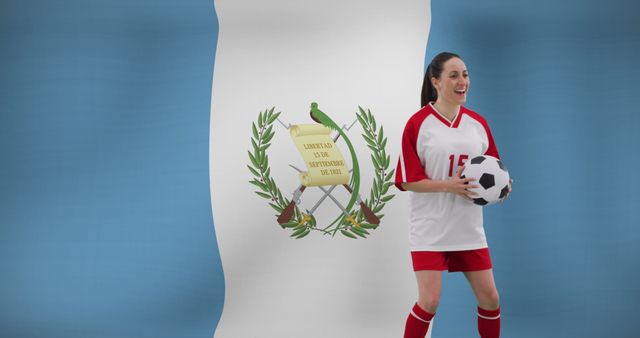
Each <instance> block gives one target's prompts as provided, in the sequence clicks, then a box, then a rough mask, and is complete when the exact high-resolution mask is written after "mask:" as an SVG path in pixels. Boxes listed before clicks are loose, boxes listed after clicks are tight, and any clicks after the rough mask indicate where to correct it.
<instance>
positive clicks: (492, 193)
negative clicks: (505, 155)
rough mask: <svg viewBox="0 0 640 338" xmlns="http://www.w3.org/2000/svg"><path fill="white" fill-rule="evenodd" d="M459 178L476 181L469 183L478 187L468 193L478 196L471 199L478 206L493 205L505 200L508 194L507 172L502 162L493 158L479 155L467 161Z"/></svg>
mask: <svg viewBox="0 0 640 338" xmlns="http://www.w3.org/2000/svg"><path fill="white" fill-rule="evenodd" d="M460 177H461V178H466V177H471V178H475V179H476V180H475V181H473V182H471V183H472V184H477V185H479V186H480V187H478V188H474V189H469V191H472V192H475V193H476V194H478V195H476V196H475V197H474V198H473V203H475V204H478V205H488V204H494V203H496V202H498V201H501V200H503V199H505V197H507V193H508V192H509V172H508V171H507V168H506V167H505V166H504V164H502V161H500V160H499V159H497V158H495V157H493V156H489V155H480V156H476V157H474V158H472V159H471V160H468V161H467V162H466V163H465V165H464V169H463V170H462V173H461V174H460Z"/></svg>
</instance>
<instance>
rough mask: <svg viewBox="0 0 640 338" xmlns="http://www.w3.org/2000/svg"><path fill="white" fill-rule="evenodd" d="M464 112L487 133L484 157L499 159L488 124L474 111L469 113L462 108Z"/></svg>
mask: <svg viewBox="0 0 640 338" xmlns="http://www.w3.org/2000/svg"><path fill="white" fill-rule="evenodd" d="M464 111H465V113H467V114H468V115H469V116H471V117H472V118H473V119H474V120H476V121H478V122H479V123H480V124H481V125H482V127H483V128H484V131H485V132H486V133H487V139H488V140H489V147H488V148H487V151H485V152H484V155H489V156H493V157H495V158H498V159H499V158H500V155H499V154H498V148H497V147H496V143H495V142H494V141H493V135H491V129H489V124H488V123H487V120H485V118H484V117H482V116H481V115H480V114H478V113H476V112H474V111H471V110H469V109H466V108H464Z"/></svg>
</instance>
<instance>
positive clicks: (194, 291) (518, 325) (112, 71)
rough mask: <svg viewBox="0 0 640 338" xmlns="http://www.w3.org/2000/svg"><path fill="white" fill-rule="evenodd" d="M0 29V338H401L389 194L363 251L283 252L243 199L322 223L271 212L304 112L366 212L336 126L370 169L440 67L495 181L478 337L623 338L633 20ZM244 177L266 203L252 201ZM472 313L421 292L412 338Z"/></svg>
mask: <svg viewBox="0 0 640 338" xmlns="http://www.w3.org/2000/svg"><path fill="white" fill-rule="evenodd" d="M0 8H1V9H0V27H1V28H0V36H1V38H0V52H1V53H0V60H1V62H0V78H1V79H2V84H1V85H0V337H2V338H4V337H7V338H36V337H37V338H41V337H46V338H111V337H118V338H122V337H130V338H147V337H149V338H152V337H153V338H212V337H215V338H250V337H251V338H252V337H261V338H262V337H273V338H276V337H277V338H281V337H311V338H327V337H331V338H334V337H335V338H343V337H344V338H347V337H348V338H352V337H377V338H388V337H400V336H402V332H403V329H404V324H405V320H406V318H407V316H408V314H409V311H410V310H411V307H412V306H413V304H414V303H415V301H416V299H417V285H416V282H415V276H414V273H413V271H412V266H411V261H410V253H409V247H408V240H407V216H408V208H407V206H408V198H407V196H406V193H401V192H399V191H398V190H396V189H395V188H394V187H391V188H390V189H389V190H388V194H389V195H391V194H393V195H395V196H394V197H393V198H392V199H389V200H387V202H386V205H385V206H384V209H380V210H379V211H378V212H377V214H378V215H382V214H383V215H384V217H383V218H380V226H379V227H377V228H376V229H369V230H368V232H369V235H367V236H365V237H367V238H360V237H358V239H357V240H354V239H352V238H349V237H346V236H344V235H342V234H341V233H340V232H338V233H337V234H336V235H335V236H332V235H331V234H323V233H322V232H321V231H311V232H310V233H309V234H308V235H306V236H305V237H303V238H300V239H295V238H292V237H290V235H291V234H292V229H291V228H286V227H285V228H283V227H281V226H280V225H279V224H278V222H277V221H276V217H277V216H278V214H281V212H280V211H279V210H274V209H277V208H276V207H278V205H277V203H278V198H275V199H272V200H269V196H267V197H266V198H265V196H263V195H261V194H256V191H258V192H260V193H262V194H264V191H263V190H261V188H260V186H261V184H262V185H263V186H265V187H267V188H266V189H267V190H271V191H274V187H273V186H277V188H278V189H279V190H280V191H281V194H282V196H283V198H286V199H287V201H295V202H297V206H298V207H299V209H300V211H303V212H304V213H305V214H306V213H309V214H313V215H312V216H314V217H315V218H316V219H317V221H318V225H325V226H326V225H329V223H330V222H331V221H332V220H333V219H335V218H336V217H337V216H340V215H341V212H342V211H341V209H343V208H344V206H345V205H347V203H348V201H349V200H350V198H351V195H350V194H349V193H348V192H347V191H346V190H345V189H344V188H341V187H337V188H336V189H335V190H333V192H331V195H330V196H329V195H327V196H325V193H324V192H323V191H321V189H320V188H317V187H308V188H307V189H306V190H305V191H304V193H303V194H298V193H296V191H299V189H298V187H299V185H300V180H299V177H298V175H299V173H298V171H297V170H296V169H294V168H292V167H291V166H293V167H296V168H298V169H302V170H306V169H307V168H306V167H305V164H304V162H303V161H302V157H301V155H300V154H301V153H300V152H299V151H298V149H297V148H296V147H295V145H294V143H293V141H292V138H291V136H290V131H291V126H293V125H298V124H312V123H315V122H313V120H312V119H311V117H310V116H309V110H310V105H311V103H312V102H317V103H318V106H319V108H320V109H321V110H322V111H323V112H324V113H326V114H327V115H328V116H329V117H330V118H331V119H332V120H333V121H335V122H336V124H338V125H339V126H340V127H343V131H344V136H341V137H340V138H339V139H337V140H336V141H335V144H336V145H337V147H338V148H339V150H340V151H341V153H342V155H343V156H344V157H345V161H346V162H347V163H346V164H347V167H348V168H349V169H354V168H355V167H356V166H355V164H354V158H353V157H352V156H350V149H349V148H348V147H347V138H348V139H349V140H350V142H351V143H353V147H354V150H355V153H356V154H357V156H356V157H355V158H357V160H358V163H359V178H360V180H359V181H360V183H361V184H360V187H359V195H360V196H361V199H362V200H363V201H364V200H370V199H371V197H370V196H371V195H370V192H372V191H374V190H376V191H377V190H382V189H384V188H383V186H384V184H383V183H380V182H378V183H376V181H375V179H376V173H377V171H376V170H377V169H376V167H377V166H380V165H381V164H380V163H375V164H374V162H376V161H378V162H380V161H379V160H376V159H375V156H372V149H371V146H370V144H369V141H367V138H366V137H363V136H361V135H362V134H366V133H367V132H366V131H364V130H363V128H362V126H361V124H362V123H361V122H360V121H359V120H358V118H357V117H356V113H358V112H359V107H362V108H363V109H364V110H365V111H366V110H369V111H370V112H371V114H372V116H374V117H375V120H376V122H377V126H376V127H374V129H375V132H376V138H377V136H378V135H380V134H381V133H380V132H379V129H380V127H383V128H384V138H386V139H387V140H388V142H386V141H385V142H384V143H385V145H386V146H385V155H388V156H389V158H390V159H391V162H392V163H395V161H396V159H397V156H398V154H399V149H400V148H399V145H400V138H401V135H402V130H403V128H404V126H405V123H406V122H407V120H408V119H409V117H410V116H411V115H413V113H415V112H416V111H417V110H418V109H419V108H420V107H419V102H420V98H419V96H420V89H421V85H422V80H423V74H424V70H425V69H426V65H428V64H429V62H430V61H431V58H432V57H433V56H435V55H436V54H438V53H439V52H442V51H450V52H454V53H457V54H460V56H461V57H462V59H463V60H464V61H465V63H466V66H467V68H468V69H469V74H470V79H471V87H470V92H469V96H468V100H467V103H466V106H467V107H469V108H470V109H472V110H475V111H477V112H479V113H480V114H482V115H483V116H484V117H485V118H486V119H487V121H488V123H489V125H490V126H491V130H492V132H493V136H494V139H495V142H496V144H497V147H498V149H499V150H500V154H501V158H502V159H503V161H504V163H505V164H506V166H507V167H508V168H509V172H510V174H511V176H512V177H513V178H514V180H515V182H514V189H513V193H512V194H511V196H510V197H509V199H508V200H507V201H506V202H505V203H504V204H501V205H496V206H490V207H486V208H485V220H484V224H485V230H486V233H487V238H488V241H489V246H490V248H491V255H492V260H493V264H494V275H495V279H496V283H497V286H498V291H499V292H500V305H501V323H502V335H503V337H518V338H534V337H582V338H596V337H607V336H610V337H622V338H631V337H635V336H636V335H637V332H640V322H639V321H637V320H634V313H635V312H634V311H635V309H636V308H637V303H638V301H640V286H638V283H637V280H639V279H640V261H639V260H638V257H640V245H639V244H640V230H639V228H638V224H640V217H639V216H638V215H639V214H638V212H637V211H636V209H637V208H638V206H639V205H640V199H639V197H638V194H637V193H636V192H635V187H634V185H633V183H634V181H635V180H634V176H635V171H636V170H635V169H636V168H638V167H639V166H640V160H639V157H638V154H640V136H639V135H640V133H638V132H637V130H636V129H637V126H638V125H640V111H639V109H638V107H640V99H639V98H640V96H639V95H638V94H637V93H636V92H637V90H638V79H639V78H640V70H639V69H640V68H638V67H637V58H638V57H637V55H638V53H639V52H640V25H639V24H638V21H637V18H636V16H637V13H638V12H639V11H640V5H639V4H637V3H636V2H634V1H627V0H613V1H609V2H606V3H605V2H602V1H596V0H583V1H578V0H568V1H563V2H557V1H552V0H539V1H536V2H530V1H520V0H516V1H496V0H488V1H480V2H479V1H471V0H461V1H455V2H451V1H420V0H408V1H396V2H393V1H382V0H370V1H353V0H344V1H321V2H319V1H309V0H299V1H285V0H263V1H257V0H216V1H211V0H208V1H203V0H183V1H175V0H154V1H150V0H129V1H118V0H110V1H106V0H94V1H75V0H65V1H55V2H52V1H43V0H32V1H16V0H9V1H3V2H2V5H1V6H0ZM272 108H273V111H272V112H271V109H272ZM265 112H267V113H266V114H269V115H268V117H265V116H264V114H265ZM277 113H280V115H278V117H277V119H276V118H273V116H274V114H277ZM271 118H272V119H271ZM267 123H269V124H270V125H271V127H272V130H271V132H272V134H273V135H272V136H271V137H270V140H268V141H265V142H268V143H269V144H270V145H269V146H268V147H265V148H264V149H263V150H261V151H263V152H264V154H265V155H268V160H266V159H265V158H262V157H261V158H255V156H254V155H253V154H252V152H254V149H255V148H256V146H255V145H254V144H253V143H252V139H255V137H254V136H253V135H254V131H253V127H252V125H253V124H256V125H265V124H267ZM264 129H267V128H264ZM264 129H261V130H260V131H259V132H260V133H262V132H264ZM334 135H335V133H332V134H331V136H332V137H333V136H334ZM381 139H382V136H381ZM373 141H374V142H375V141H376V140H373ZM260 147H261V145H258V146H257V148H260ZM247 152H249V154H252V155H251V156H250V155H248V153H247ZM252 156H253V159H252ZM319 156H322V154H320V155H319ZM372 157H373V159H372ZM254 161H255V162H260V163H266V162H267V161H268V163H269V170H270V172H269V174H270V175H269V176H270V177H272V178H273V181H272V182H268V184H267V185H265V184H266V183H265V182H264V181H259V182H258V183H257V184H256V183H253V184H252V183H251V181H252V180H254V178H255V173H253V172H252V170H254V171H255V170H256V169H253V168H255V167H256V166H255V164H254V163H253V162H254ZM382 162H384V158H383V161H382ZM391 167H394V166H393V165H392V166H391ZM250 168H251V169H250ZM354 172H355V170H354ZM267 195H269V194H267ZM270 203H271V204H274V205H275V207H274V206H273V205H270ZM311 210H314V212H311ZM306 221H308V220H306ZM306 221H305V222H306ZM293 226H295V225H293ZM293 226H292V227H293ZM356 237H357V236H356ZM476 305H477V304H476V299H475V297H474V295H473V291H472V290H471V288H470V287H469V284H468V283H467V281H466V280H465V278H464V276H463V275H462V274H447V273H444V274H443V288H442V295H441V300H440V305H439V307H438V312H437V314H436V316H435V319H434V323H435V325H432V327H431V328H430V329H431V330H432V331H433V332H429V333H428V334H427V336H433V337H452V338H455V337H477V336H478V333H477V324H476V313H477V312H476Z"/></svg>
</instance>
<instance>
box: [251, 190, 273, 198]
mask: <svg viewBox="0 0 640 338" xmlns="http://www.w3.org/2000/svg"><path fill="white" fill-rule="evenodd" d="M254 192H255V193H256V194H258V195H260V196H262V197H264V198H268V199H271V195H269V194H265V193H263V192H259V191H254Z"/></svg>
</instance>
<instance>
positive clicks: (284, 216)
mask: <svg viewBox="0 0 640 338" xmlns="http://www.w3.org/2000/svg"><path fill="white" fill-rule="evenodd" d="M356 121H357V120H354V121H353V123H351V125H350V126H349V127H347V126H346V125H343V126H342V128H341V129H342V130H349V129H351V127H353V125H354V124H355V123H356ZM278 122H280V124H282V125H283V126H284V127H285V128H286V129H289V127H291V125H289V126H287V125H285V124H284V123H282V121H280V119H278ZM339 138H340V133H338V134H337V135H336V136H335V137H334V138H333V142H334V143H335V142H336V141H337V140H338V139H339ZM289 166H290V167H291V168H293V169H294V170H296V171H297V172H302V170H301V169H299V168H296V167H295V166H293V165H291V164H289ZM352 171H353V169H349V172H350V173H351V172H352ZM337 186H338V185H333V186H331V188H329V189H326V188H325V187H323V186H318V188H320V190H322V192H323V193H324V195H322V197H321V198H320V199H319V200H318V202H316V204H315V205H314V206H313V207H312V208H311V210H309V214H310V215H313V212H314V211H316V209H317V208H318V207H319V206H320V204H322V202H323V201H324V200H325V199H326V198H327V197H329V198H330V199H331V200H332V201H333V203H335V205H337V206H338V208H340V210H341V211H342V213H343V214H344V215H345V216H346V217H347V218H348V219H350V220H352V221H353V219H352V216H351V215H349V213H348V212H347V210H346V209H345V207H344V206H343V205H342V204H341V203H340V202H339V201H338V200H337V199H336V198H335V197H334V196H333V195H331V192H332V191H333V189H335V188H336V187H337ZM342 186H343V187H345V189H347V191H348V192H349V193H353V190H352V189H351V187H350V186H349V185H348V184H342ZM306 188H307V187H306V186H305V185H304V184H300V186H298V188H296V190H294V191H293V196H292V197H291V201H290V202H289V204H288V205H287V207H286V208H284V210H282V213H281V214H280V216H278V223H279V224H285V223H287V222H289V221H290V220H291V218H292V217H293V213H294V210H295V207H296V205H297V204H300V197H301V196H302V193H303V192H304V190H305V189H306ZM357 202H358V204H360V210H362V213H363V214H364V217H365V219H366V220H367V221H368V222H369V223H371V224H380V219H379V218H378V216H376V214H375V213H374V212H373V211H371V209H369V207H368V206H367V205H366V204H365V203H364V202H363V201H362V198H360V195H358V200H357Z"/></svg>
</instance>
